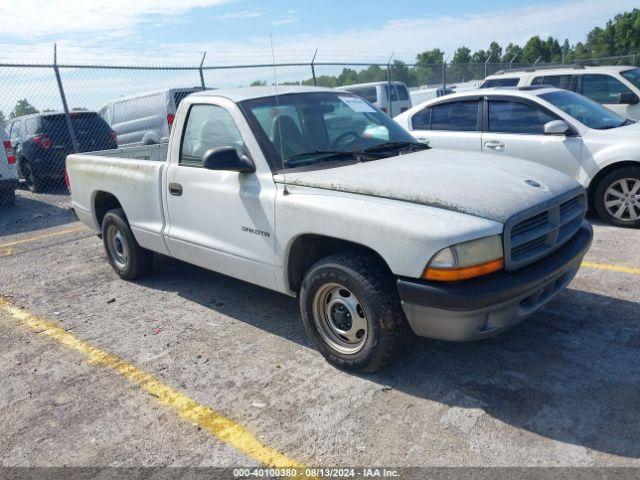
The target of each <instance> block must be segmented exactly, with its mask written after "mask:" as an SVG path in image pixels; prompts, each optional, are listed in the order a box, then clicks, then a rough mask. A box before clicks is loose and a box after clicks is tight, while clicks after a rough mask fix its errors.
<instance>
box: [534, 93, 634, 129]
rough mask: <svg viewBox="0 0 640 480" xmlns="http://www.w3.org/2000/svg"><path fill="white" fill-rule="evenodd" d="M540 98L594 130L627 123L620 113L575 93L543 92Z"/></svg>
mask: <svg viewBox="0 0 640 480" xmlns="http://www.w3.org/2000/svg"><path fill="white" fill-rule="evenodd" d="M540 98H542V99H544V100H546V101H547V102H549V103H551V104H553V105H555V106H556V107H558V108H559V109H560V110H562V111H563V112H565V113H567V114H569V115H571V116H572V117H573V118H575V119H576V120H578V121H579V122H580V123H582V124H584V125H586V126H587V127H589V128H594V129H596V130H606V129H608V128H616V127H621V126H623V125H626V124H627V123H628V122H627V121H626V120H625V119H624V118H622V117H621V116H620V115H618V114H616V113H613V112H612V111H611V110H608V109H606V108H605V107H603V106H602V105H600V104H599V103H596V102H594V101H593V100H590V99H588V98H586V97H583V96H582V95H578V94H577V93H573V92H569V91H566V90H563V91H558V92H550V93H543V94H541V95H540Z"/></svg>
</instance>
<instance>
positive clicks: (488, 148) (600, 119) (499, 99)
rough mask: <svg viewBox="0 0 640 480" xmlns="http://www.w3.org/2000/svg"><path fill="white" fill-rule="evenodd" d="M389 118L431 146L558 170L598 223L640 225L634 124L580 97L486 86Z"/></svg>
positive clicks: (639, 131) (638, 139)
mask: <svg viewBox="0 0 640 480" xmlns="http://www.w3.org/2000/svg"><path fill="white" fill-rule="evenodd" d="M394 120H395V121H397V122H398V123H399V124H400V125H401V126H402V127H403V128H405V129H406V130H408V131H409V132H410V133H412V134H413V135H414V136H415V137H416V138H417V139H418V140H419V141H421V142H427V143H429V144H430V145H431V146H432V147H436V148H444V149H449V150H467V151H482V152H490V153H499V154H502V155H505V161H506V162H509V161H510V157H519V158H523V159H525V160H531V161H533V162H536V163H541V164H543V165H548V166H550V167H553V168H555V169H557V170H560V171H561V172H564V173H566V174H568V175H570V176H572V177H574V178H575V179H576V180H578V181H579V182H580V183H582V185H583V186H585V187H586V188H587V189H588V191H589V200H590V201H591V204H592V206H593V207H595V209H596V210H597V212H598V214H599V215H600V216H601V218H602V219H603V220H605V221H607V222H609V223H612V224H614V225H619V226H626V227H639V226H640V123H638V122H636V121H635V120H628V119H625V118H623V117H621V116H619V115H617V114H615V113H614V112H612V111H610V110H608V109H606V108H604V107H602V106H601V105H599V104H598V103H596V102H594V101H592V100H589V99H588V98H586V97H583V96H582V95H578V94H576V93H573V92H569V91H567V90H561V89H559V88H550V87H521V88H490V89H483V90H476V91H475V92H465V93H459V94H453V95H448V96H446V97H441V98H438V99H434V100H430V101H428V102H425V103H423V104H421V105H418V106H416V107H414V108H412V109H411V110H409V111H407V112H405V113H403V114H402V115H399V116H398V117H396V118H395V119H394ZM425 168H427V167H426V166H425ZM482 184H483V180H482V179H480V178H479V179H478V188H482ZM504 188H509V185H505V187H504ZM469 195H473V192H469Z"/></svg>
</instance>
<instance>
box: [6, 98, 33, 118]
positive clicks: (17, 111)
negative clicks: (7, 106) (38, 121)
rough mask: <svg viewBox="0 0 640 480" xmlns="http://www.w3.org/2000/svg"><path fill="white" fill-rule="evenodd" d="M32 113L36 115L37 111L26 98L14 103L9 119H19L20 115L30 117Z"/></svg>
mask: <svg viewBox="0 0 640 480" xmlns="http://www.w3.org/2000/svg"><path fill="white" fill-rule="evenodd" d="M32 113H38V110H37V109H36V108H35V107H34V106H33V105H31V104H30V103H29V101H28V100H27V99H26V98H23V99H22V100H18V101H17V102H16V106H15V107H13V111H12V112H11V113H10V114H9V118H11V119H13V118H16V117H21V116H22V115H30V114H32Z"/></svg>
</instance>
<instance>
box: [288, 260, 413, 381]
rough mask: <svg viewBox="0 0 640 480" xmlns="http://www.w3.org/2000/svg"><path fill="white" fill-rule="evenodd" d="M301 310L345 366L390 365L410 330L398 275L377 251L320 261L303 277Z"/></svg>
mask: <svg viewBox="0 0 640 480" xmlns="http://www.w3.org/2000/svg"><path fill="white" fill-rule="evenodd" d="M300 310H301V313H302V321H303V323H304V326H305V328H306V330H307V333H308V334H309V336H310V337H311V339H312V340H313V341H314V342H315V344H316V346H317V347H318V350H319V351H320V353H322V355H323V356H324V357H325V358H326V359H327V361H329V362H330V363H332V364H333V365H335V366H337V367H339V368H343V369H345V370H352V371H361V372H372V371H375V370H377V369H379V368H381V367H382V366H384V365H386V364H387V363H388V362H389V361H390V360H391V359H392V358H393V357H394V356H395V355H396V353H397V352H398V350H399V349H400V345H401V343H402V339H403V337H404V334H405V332H406V323H405V320H404V315H403V313H402V309H401V306H400V299H399V298H398V293H397V289H396V286H395V283H394V279H393V277H392V276H391V274H390V273H389V272H388V271H387V269H386V268H385V267H384V266H383V265H381V264H380V263H379V260H378V259H377V258H376V257H374V256H373V255H367V254H362V253H341V254H336V255H331V256H329V257H327V258H324V259H322V260H320V261H319V262H317V263H316V264H315V265H314V266H313V267H311V268H310V269H309V271H308V272H307V274H306V275H305V277H304V280H303V282H302V287H301V290H300Z"/></svg>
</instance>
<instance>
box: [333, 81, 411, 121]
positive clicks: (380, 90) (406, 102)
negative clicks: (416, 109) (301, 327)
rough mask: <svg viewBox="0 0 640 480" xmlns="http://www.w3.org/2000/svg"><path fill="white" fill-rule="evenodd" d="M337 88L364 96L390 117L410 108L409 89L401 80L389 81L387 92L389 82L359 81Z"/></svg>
mask: <svg viewBox="0 0 640 480" xmlns="http://www.w3.org/2000/svg"><path fill="white" fill-rule="evenodd" d="M339 88H340V90H346V91H347V92H351V93H355V94H356V95H358V96H359V97H362V98H364V99H365V100H367V101H368V102H371V103H372V104H374V105H375V106H376V107H378V108H379V109H380V110H382V111H383V112H385V113H386V114H388V115H389V116H391V117H395V116H396V115H400V114H401V113H402V112H405V111H407V110H409V109H410V108H411V98H410V97H409V89H408V88H407V86H406V85H405V84H404V83H402V82H391V93H389V82H372V83H359V84H357V85H345V86H344V87H339Z"/></svg>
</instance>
